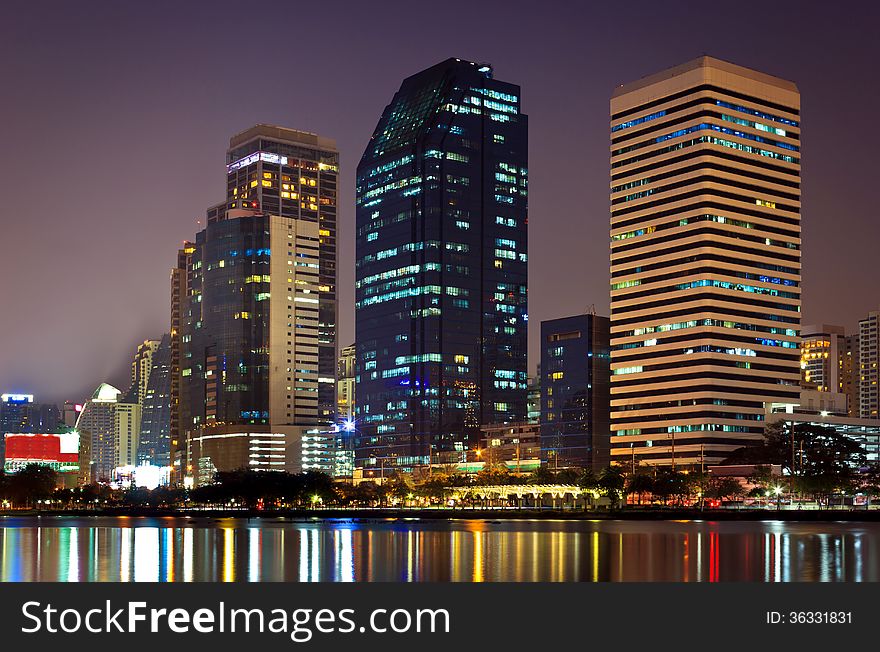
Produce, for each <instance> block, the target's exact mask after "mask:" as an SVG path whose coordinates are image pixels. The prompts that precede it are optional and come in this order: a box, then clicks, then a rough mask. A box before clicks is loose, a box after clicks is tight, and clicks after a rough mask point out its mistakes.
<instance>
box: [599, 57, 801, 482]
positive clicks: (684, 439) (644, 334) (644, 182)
mask: <svg viewBox="0 0 880 652" xmlns="http://www.w3.org/2000/svg"><path fill="white" fill-rule="evenodd" d="M799 109H800V95H799V93H798V90H797V87H796V86H795V85H794V84H793V83H791V82H789V81H785V80H782V79H778V78H776V77H771V76H770V75H766V74H763V73H760V72H757V71H754V70H749V69H747V68H742V67H740V66H736V65H733V64H731V63H727V62H725V61H719V60H718V59H713V58H711V57H700V58H698V59H695V60H693V61H690V62H688V63H685V64H683V65H680V66H677V67H675V68H671V69H669V70H666V71H663V72H660V73H657V74H655V75H651V76H650V77H646V78H644V79H641V80H639V81H636V82H632V83H629V84H624V85H622V86H620V87H619V88H618V89H617V90H616V91H615V92H614V95H613V97H612V99H611V348H612V354H611V368H612V382H611V410H612V412H611V430H612V442H611V446H612V458H613V459H614V460H615V461H618V462H621V463H623V464H626V465H629V464H631V463H633V462H635V463H645V464H661V465H676V466H679V467H682V466H691V465H698V464H700V463H701V462H704V463H706V464H709V463H714V462H718V461H720V460H722V459H724V458H725V457H726V456H727V454H728V453H729V452H730V451H732V450H734V449H736V448H739V447H741V446H743V445H744V444H746V443H748V442H751V441H755V440H759V439H760V438H761V436H762V432H763V426H764V421H763V419H764V414H765V403H770V404H772V403H797V402H798V397H799V389H798V385H799V381H800V342H799V337H798V336H799V329H800V304H801V298H800V297H801V291H800V282H801V252H800V245H801V228H800V209H801V203H800V116H799Z"/></svg>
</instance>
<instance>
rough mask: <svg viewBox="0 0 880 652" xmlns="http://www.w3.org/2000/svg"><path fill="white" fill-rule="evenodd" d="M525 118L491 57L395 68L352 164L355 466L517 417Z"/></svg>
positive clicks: (436, 454) (462, 444)
mask: <svg viewBox="0 0 880 652" xmlns="http://www.w3.org/2000/svg"><path fill="white" fill-rule="evenodd" d="M527 179H528V120H527V117H526V116H525V115H524V114H522V113H521V111H520V89H519V87H518V86H516V85H514V84H509V83H506V82H501V81H498V80H496V79H494V78H493V75H492V67H491V66H489V65H484V64H476V63H471V62H467V61H462V60H460V59H448V60H446V61H444V62H442V63H439V64H437V65H435V66H433V67H431V68H428V69H427V70H424V71H422V72H420V73H418V74H416V75H413V76H412V77H409V78H407V79H405V80H404V81H403V84H402V85H401V87H400V90H399V91H398V92H397V93H396V94H395V96H394V98H393V99H392V100H391V103H390V104H389V105H388V106H387V107H386V108H385V111H384V113H383V114H382V117H381V118H380V120H379V123H378V125H377V126H376V129H375V131H374V133H373V136H372V138H371V139H370V142H369V144H368V146H367V149H366V151H365V152H364V154H363V156H362V158H361V161H360V164H359V165H358V170H357V211H356V212H357V233H356V255H357V263H356V279H357V281H356V290H355V301H356V304H355V311H356V340H357V389H356V392H357V397H358V398H357V430H356V431H355V435H354V444H355V451H356V460H357V464H358V465H360V466H400V467H411V466H414V465H418V464H426V463H428V462H429V461H434V462H438V461H444V462H445V461H453V460H456V459H459V458H461V457H462V456H463V452H464V451H465V450H466V449H467V448H468V446H470V445H471V444H473V443H476V442H477V440H478V438H479V427H480V426H481V425H484V424H492V423H503V422H514V421H524V420H525V418H526V382H527V378H526V328H527V319H528V316H527V310H526V301H527V297H526V292H527V290H526V284H527V271H528V270H527V267H528V263H527V214H528V213H527V185H528V181H527Z"/></svg>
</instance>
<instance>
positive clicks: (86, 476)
mask: <svg viewBox="0 0 880 652" xmlns="http://www.w3.org/2000/svg"><path fill="white" fill-rule="evenodd" d="M140 422H141V406H140V404H139V403H138V402H137V392H136V386H133V387H132V391H130V392H129V393H128V394H127V395H123V394H122V392H120V391H119V390H118V389H116V388H115V387H113V386H112V385H109V384H107V383H101V385H99V386H98V388H97V389H96V390H95V392H94V394H92V397H91V398H90V399H89V400H88V401H86V402H85V404H84V405H83V409H82V411H81V412H80V414H79V419H77V422H76V430H77V432H78V433H79V434H80V437H81V438H84V439H88V444H86V447H87V449H88V451H89V460H88V462H89V470H88V472H87V473H86V472H85V470H84V469H82V468H81V469H80V470H81V471H82V472H83V480H84V481H85V482H109V481H110V479H111V478H112V476H113V472H114V470H115V469H116V468H117V467H120V466H133V465H135V463H136V461H137V445H138V437H139V434H140V425H141V424H140Z"/></svg>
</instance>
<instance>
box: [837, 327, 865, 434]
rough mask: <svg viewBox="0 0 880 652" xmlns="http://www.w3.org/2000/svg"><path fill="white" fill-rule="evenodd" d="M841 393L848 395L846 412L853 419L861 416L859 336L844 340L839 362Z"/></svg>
mask: <svg viewBox="0 0 880 652" xmlns="http://www.w3.org/2000/svg"><path fill="white" fill-rule="evenodd" d="M839 367H840V370H839V372H838V375H839V377H840V391H841V392H843V393H844V394H846V411H847V414H848V415H849V416H851V417H858V416H859V414H860V404H859V403H860V400H859V387H860V385H859V383H860V380H859V375H860V370H859V334H858V333H853V334H852V335H847V336H846V337H844V338H843V352H842V353H841V356H840V360H839Z"/></svg>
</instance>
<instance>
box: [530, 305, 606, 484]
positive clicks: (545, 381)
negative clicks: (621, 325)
mask: <svg viewBox="0 0 880 652" xmlns="http://www.w3.org/2000/svg"><path fill="white" fill-rule="evenodd" d="M610 364H611V354H610V344H609V320H608V317H601V316H599V315H592V314H587V315H575V316H573V317H563V318H561V319H550V320H547V321H542V322H541V374H542V378H541V421H540V423H541V429H540V432H541V460H542V462H543V463H544V464H546V465H547V466H549V467H550V468H552V469H560V468H567V467H581V468H594V469H600V468H604V467H606V466H608V464H609V463H610V459H609V446H610V432H611V430H610V428H611V424H610V415H609V400H610V398H609V397H610V375H611V371H610Z"/></svg>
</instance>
